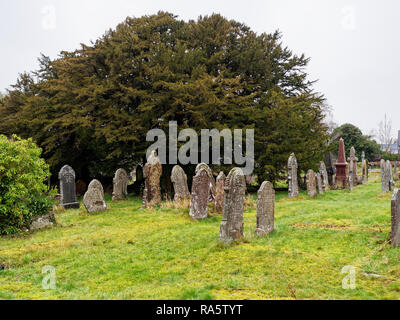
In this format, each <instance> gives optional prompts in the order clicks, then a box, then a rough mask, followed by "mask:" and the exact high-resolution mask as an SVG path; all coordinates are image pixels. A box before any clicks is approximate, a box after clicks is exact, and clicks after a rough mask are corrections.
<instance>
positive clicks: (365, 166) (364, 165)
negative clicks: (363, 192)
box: [361, 151, 368, 184]
mask: <svg viewBox="0 0 400 320" xmlns="http://www.w3.org/2000/svg"><path fill="white" fill-rule="evenodd" d="M361 157H362V163H361V167H362V184H367V183H368V163H367V160H366V159H365V152H364V151H363V152H362V156H361Z"/></svg>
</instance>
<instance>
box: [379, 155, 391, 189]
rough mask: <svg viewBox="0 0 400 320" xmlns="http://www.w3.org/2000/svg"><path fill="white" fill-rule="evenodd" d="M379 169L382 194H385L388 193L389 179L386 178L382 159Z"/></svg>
mask: <svg viewBox="0 0 400 320" xmlns="http://www.w3.org/2000/svg"><path fill="white" fill-rule="evenodd" d="M380 167H381V184H382V193H386V192H388V191H389V177H388V176H386V172H387V170H386V162H385V160H384V159H381V162H380Z"/></svg>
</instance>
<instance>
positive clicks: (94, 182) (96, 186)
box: [88, 179, 104, 198]
mask: <svg viewBox="0 0 400 320" xmlns="http://www.w3.org/2000/svg"><path fill="white" fill-rule="evenodd" d="M88 189H98V190H100V192H101V194H102V196H103V198H104V188H103V185H102V184H101V182H100V181H99V180H96V179H94V180H92V181H91V182H90V183H89V186H88Z"/></svg>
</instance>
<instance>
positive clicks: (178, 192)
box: [171, 165, 190, 201]
mask: <svg viewBox="0 0 400 320" xmlns="http://www.w3.org/2000/svg"><path fill="white" fill-rule="evenodd" d="M171 182H172V183H173V184H174V191H175V196H174V201H178V200H183V199H188V198H190V193H189V188H188V184H187V176H186V174H185V171H183V169H182V168H181V167H180V166H178V165H176V166H175V167H174V168H173V169H172V173H171Z"/></svg>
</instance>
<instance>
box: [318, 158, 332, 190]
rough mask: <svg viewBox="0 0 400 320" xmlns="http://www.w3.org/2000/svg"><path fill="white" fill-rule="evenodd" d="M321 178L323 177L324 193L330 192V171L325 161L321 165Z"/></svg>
mask: <svg viewBox="0 0 400 320" xmlns="http://www.w3.org/2000/svg"><path fill="white" fill-rule="evenodd" d="M319 168H320V172H321V176H322V187H323V190H324V191H329V190H330V186H329V177H328V171H327V170H326V165H325V162H324V161H321V162H320V164H319Z"/></svg>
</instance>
